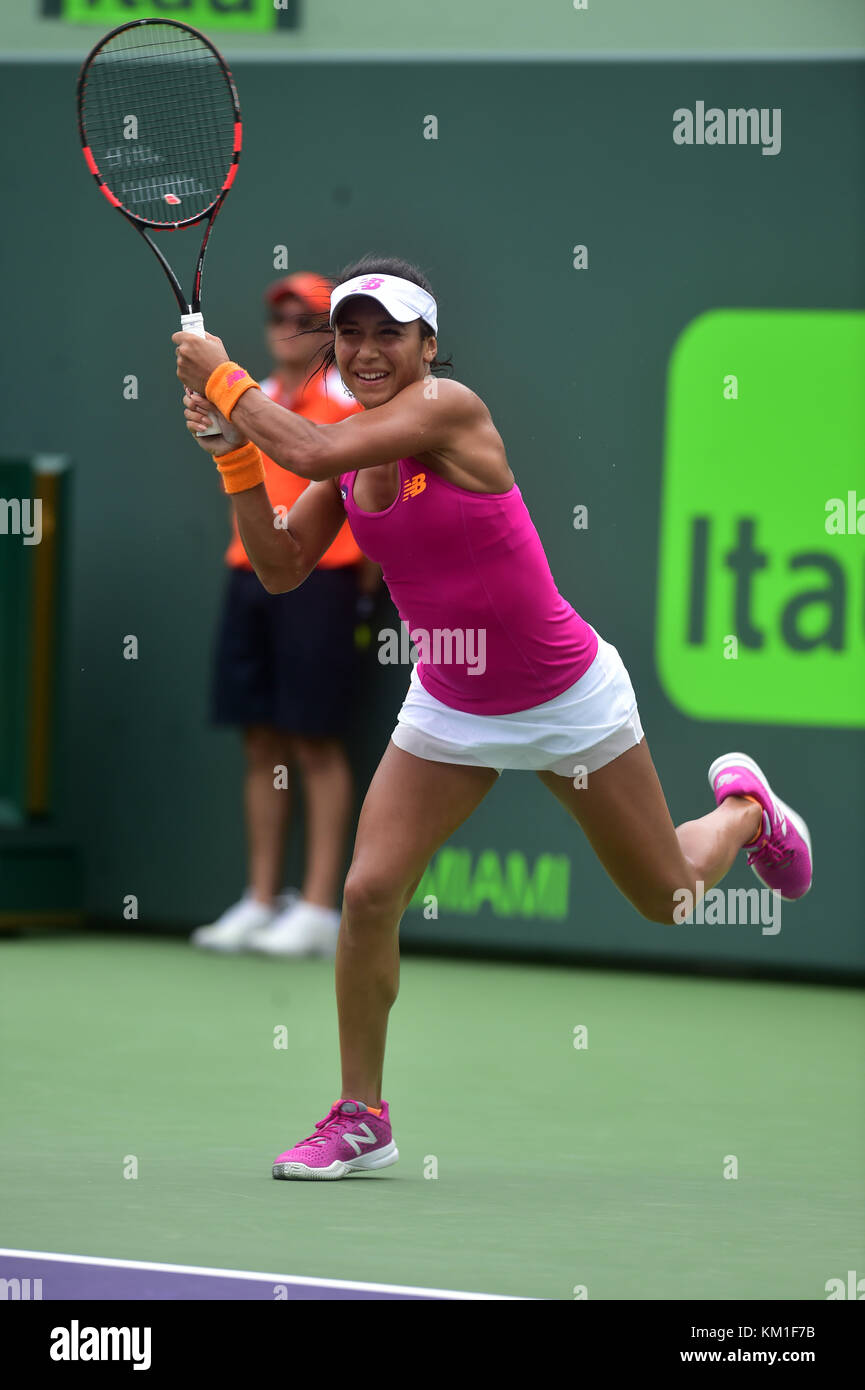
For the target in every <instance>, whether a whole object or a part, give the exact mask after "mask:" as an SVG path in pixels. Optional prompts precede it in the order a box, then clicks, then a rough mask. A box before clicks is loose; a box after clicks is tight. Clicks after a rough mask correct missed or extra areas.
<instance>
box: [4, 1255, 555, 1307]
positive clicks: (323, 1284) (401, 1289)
mask: <svg viewBox="0 0 865 1390" xmlns="http://www.w3.org/2000/svg"><path fill="white" fill-rule="evenodd" d="M2 1255H9V1256H12V1257H17V1258H18V1259H21V1260H54V1261H55V1262H56V1263H58V1264H81V1265H105V1266H107V1267H108V1268H109V1269H150V1270H154V1271H155V1272H157V1273H159V1274H207V1275H211V1276H212V1277H213V1278H215V1279H250V1280H255V1279H258V1280H262V1281H264V1282H265V1283H268V1284H308V1285H311V1286H312V1287H314V1288H317V1289H355V1290H357V1291H358V1292H360V1293H408V1294H424V1295H425V1296H426V1297H427V1298H471V1299H495V1300H496V1301H497V1302H499V1301H506V1302H516V1303H523V1302H532V1301H533V1300H526V1299H521V1298H520V1297H519V1295H514V1294H498V1293H461V1292H457V1291H456V1290H454V1289H425V1288H417V1287H415V1286H414V1285H412V1284H368V1283H364V1282H363V1281H362V1280H358V1279H312V1278H309V1279H307V1278H303V1277H302V1276H300V1275H297V1274H257V1273H253V1272H252V1271H251V1270H248V1269H211V1268H209V1267H207V1266H205V1265H167V1264H160V1263H158V1262H154V1261H151V1260H107V1259H106V1260H103V1259H100V1258H99V1257H98V1256H97V1255H56V1254H54V1253H53V1252H52V1251H50V1250H7V1249H5V1248H4V1247H2V1246H0V1256H2Z"/></svg>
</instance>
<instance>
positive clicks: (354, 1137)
mask: <svg viewBox="0 0 865 1390" xmlns="http://www.w3.org/2000/svg"><path fill="white" fill-rule="evenodd" d="M361 1130H363V1131H364V1134H362V1133H361ZM364 1135H365V1137H364ZM342 1137H343V1139H344V1140H345V1142H346V1143H347V1144H351V1147H352V1148H353V1149H354V1155H355V1158H357V1156H358V1154H359V1153H360V1146H361V1144H376V1143H378V1140H377V1139H376V1136H375V1135H374V1134H373V1132H372V1130H371V1129H370V1127H369V1125H361V1127H360V1130H355V1132H354V1134H344V1135H343V1136H342Z"/></svg>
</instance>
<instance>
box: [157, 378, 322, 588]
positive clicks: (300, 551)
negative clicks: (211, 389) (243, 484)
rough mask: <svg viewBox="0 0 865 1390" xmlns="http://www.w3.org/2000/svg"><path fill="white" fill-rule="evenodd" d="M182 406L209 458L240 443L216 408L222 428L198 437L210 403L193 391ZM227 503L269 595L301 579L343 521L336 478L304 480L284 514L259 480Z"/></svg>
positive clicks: (291, 586) (207, 420) (313, 566)
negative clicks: (221, 430) (220, 430)
mask: <svg viewBox="0 0 865 1390" xmlns="http://www.w3.org/2000/svg"><path fill="white" fill-rule="evenodd" d="M184 406H185V409H184V415H185V416H186V427H187V429H188V430H189V431H190V433H191V434H192V435H193V437H194V438H195V440H196V442H197V443H198V444H199V445H200V446H201V448H202V449H203V450H204V451H205V453H208V454H210V455H211V456H212V457H213V458H217V459H218V458H219V456H220V455H221V454H225V453H230V452H231V451H232V450H234V449H237V448H238V447H239V446H240V445H241V444H242V443H245V442H246V441H244V440H243V439H242V438H241V436H240V434H239V431H237V430H235V429H232V426H231V425H230V424H229V423H228V421H225V420H223V418H222V416H221V415H219V412H218V411H217V412H216V414H217V419H218V420H219V421H220V423H221V424H222V426H223V430H224V433H223V434H216V435H204V436H199V435H198V433H197V432H198V430H200V429H202V428H203V426H204V425H205V424H206V423H208V422H209V415H208V413H207V411H210V410H212V407H210V406H208V403H207V401H206V400H204V398H203V397H200V396H196V395H194V394H193V393H188V394H187V395H186V396H185V397H184ZM204 407H207V411H205V409H204ZM231 503H232V506H233V507H234V515H235V517H236V519H237V529H238V530H239V532H240V538H241V540H242V541H243V545H244V548H245V550H246V553H247V555H248V556H249V561H250V564H251V565H252V567H253V569H254V570H255V572H256V574H257V575H258V577H259V579H260V580H261V582H262V584H263V585H264V587H265V589H266V590H267V592H268V593H269V594H285V593H288V592H289V590H291V589H296V588H297V586H298V585H299V584H302V583H303V581H304V579H306V577H307V575H309V574H311V573H312V571H313V570H314V569H315V567H316V565H317V564H318V562H319V560H320V559H321V557H322V555H323V554H324V552H325V551H326V550H328V549H329V548H330V546H331V545H333V542H334V541H335V540H336V537H337V535H338V533H339V530H340V527H341V526H342V524H343V522H344V521H345V510H344V508H343V505H342V498H341V496H340V492H339V483H338V480H337V479H334V478H329V479H327V481H325V482H318V483H310V484H309V486H308V487H306V488H305V489H304V491H303V492H302V493H301V494H300V496H299V497H298V499H297V501H296V502H295V504H294V506H293V507H292V508H291V511H290V512H288V514H287V515H285V516H283V515H282V514H281V513H275V512H274V510H273V507H272V506H271V502H270V498H269V497H268V495H267V488H266V486H265V484H264V483H258V484H257V485H256V486H255V487H251V488H247V489H245V490H244V491H243V492H233V493H232V494H231Z"/></svg>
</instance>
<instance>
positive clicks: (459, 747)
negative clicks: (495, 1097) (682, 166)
mask: <svg viewBox="0 0 865 1390" xmlns="http://www.w3.org/2000/svg"><path fill="white" fill-rule="evenodd" d="M330 325H331V327H332V328H333V347H332V354H333V356H334V358H335V361H336V364H337V367H338V369H339V372H340V374H341V376H342V379H343V382H344V383H345V385H346V386H347V387H348V388H349V390H350V391H352V392H353V394H354V395H355V396H356V397H357V399H358V401H360V403H361V405H362V406H363V407H364V409H363V411H362V412H361V413H359V414H356V415H353V416H351V417H349V418H348V419H346V420H341V421H339V422H338V423H335V424H326V425H316V424H313V423H311V422H310V421H308V420H305V419H302V418H301V417H300V416H297V415H294V414H292V413H291V411H288V410H285V409H283V408H282V407H280V406H279V405H276V404H275V403H274V402H273V401H271V400H269V399H268V397H267V396H266V395H265V394H264V393H263V392H262V391H261V390H259V389H257V386H256V383H255V382H254V381H253V380H252V379H251V377H250V376H249V375H248V374H247V372H245V371H244V369H243V368H242V367H240V366H239V365H238V364H237V363H235V362H232V361H230V360H229V358H228V354H227V353H226V351H225V348H224V347H223V345H222V342H221V341H220V340H219V339H218V338H214V337H211V336H210V335H208V338H207V339H206V340H204V339H199V338H197V337H195V336H193V335H192V334H190V333H175V334H174V336H173V342H174V343H175V344H176V351H177V374H178V376H179V377H180V379H181V381H182V382H183V383H184V386H185V387H186V388H187V393H186V395H185V396H184V405H185V415H186V421H187V428H188V429H189V430H190V431H192V432H195V431H197V430H199V429H201V428H203V426H204V424H205V423H206V421H207V412H208V411H209V410H212V409H213V407H214V406H215V407H216V409H217V410H218V411H219V412H220V414H221V416H222V418H223V434H222V435H216V436H207V437H203V438H201V439H199V440H198V443H199V444H200V445H201V447H202V448H203V449H206V450H207V451H208V452H209V453H211V454H213V455H214V456H215V457H216V464H217V467H218V469H219V472H220V474H221V475H222V478H223V482H224V486H225V490H226V492H228V493H229V494H230V496H231V498H232V501H233V504H234V509H235V513H236V516H237V520H238V525H239V527H240V532H241V535H242V537H243V542H244V545H245V546H246V550H247V553H248V555H249V557H250V559H251V561H252V563H253V565H254V567H255V570H256V573H257V574H258V576H259V578H260V580H261V582H262V584H263V585H264V586H265V588H266V589H268V590H269V591H270V592H271V593H283V592H286V591H287V590H291V589H294V588H296V587H297V585H298V584H302V583H303V581H304V579H306V577H307V575H308V574H310V573H311V571H312V570H313V568H314V566H315V564H316V562H317V561H318V559H319V557H320V556H321V555H322V554H323V552H324V551H325V550H326V549H327V548H328V546H329V545H331V543H332V542H333V539H334V537H335V536H336V534H337V532H338V531H339V528H340V526H341V525H342V524H343V521H344V519H345V517H346V516H347V517H348V520H349V522H350V524H351V529H352V531H353V533H354V535H355V538H356V540H357V543H358V545H359V546H360V548H361V550H363V551H364V552H365V553H366V554H367V555H368V556H370V558H371V559H373V560H376V561H377V562H378V563H379V564H380V565H381V566H382V569H383V572H384V578H385V581H386V583H387V586H388V589H389V590H390V593H391V596H392V598H393V601H394V603H395V605H396V607H397V609H398V611H399V614H400V616H401V618H402V620H403V621H404V622H405V623H406V624H407V626H408V630H409V633H410V634H411V635H412V638H413V641H414V642H415V644H416V646H417V647H418V648H419V650H420V657H421V659H420V660H419V661H418V662H417V665H416V666H415V667H414V669H413V671H412V675H411V680H410V684H409V689H408V694H407V696H406V699H405V702H404V704H403V706H402V709H401V710H400V712H399V716H398V722H397V725H396V728H395V729H394V731H393V734H392V736H391V739H390V742H389V744H388V746H387V748H386V750H385V753H384V756H383V757H382V760H381V762H380V764H379V766H378V769H377V771H376V773H375V775H374V777H373V779H372V782H371V784H370V787H369V790H368V792H367V795H366V798H365V800H364V803H363V808H362V811H361V815H360V820H359V823H358V829H357V837H356V841H355V846H354V855H353V858H352V863H351V868H350V870H349V873H348V876H347V878H346V881H345V886H344V890H343V906H342V919H341V925H340V932H339V940H338V946H337V954H336V991H337V1005H338V1014H339V1034H340V1052H341V1060H342V1089H341V1093H340V1097H339V1099H338V1100H337V1101H335V1102H334V1104H333V1105H332V1106H331V1108H330V1110H329V1112H328V1114H327V1115H326V1116H325V1118H324V1119H323V1120H320V1121H319V1122H318V1123H317V1124H316V1126H315V1129H314V1132H313V1133H312V1134H311V1135H309V1136H308V1137H307V1138H305V1139H303V1140H301V1141H300V1142H299V1143H298V1144H296V1145H294V1147H292V1148H289V1149H288V1150H287V1151H286V1152H284V1153H281V1154H280V1155H279V1157H278V1158H277V1159H276V1160H275V1162H274V1165H273V1175H274V1177H277V1178H303V1179H334V1178H343V1177H348V1176H350V1175H351V1174H354V1173H358V1172H367V1171H370V1170H373V1169H377V1168H384V1167H387V1166H388V1165H389V1164H392V1163H395V1162H396V1160H397V1158H398V1156H399V1155H398V1152H397V1148H396V1145H395V1143H394V1141H393V1135H392V1131H391V1124H390V1117H389V1112H388V1104H387V1102H386V1101H385V1100H383V1099H382V1069H383V1064H384V1053H385V1038H386V1032H387V1021H388V1014H389V1011H390V1008H391V1005H392V1004H393V1002H394V999H395V998H396V994H397V989H398V981H399V947H398V929H399V923H400V919H401V917H402V915H403V912H404V911H405V909H406V907H407V905H408V903H409V901H410V899H411V897H412V895H413V893H414V890H415V888H416V886H417V884H418V883H419V881H420V878H421V876H422V874H423V872H424V869H425V867H426V865H427V863H428V862H429V860H430V858H431V857H432V855H433V854H434V853H435V852H436V850H437V849H438V848H439V846H440V845H441V844H442V843H443V842H444V841H445V840H447V839H448V837H449V836H450V835H452V834H453V832H454V831H455V830H456V829H457V827H458V826H460V825H461V824H462V823H463V821H465V820H466V818H467V817H468V816H470V815H471V813H472V811H474V809H475V807H476V806H477V805H478V804H479V803H480V801H481V800H482V799H483V797H484V796H486V794H487V792H488V791H489V790H490V787H492V786H493V785H494V784H495V782H496V779H497V777H498V776H499V775H500V773H501V772H502V770H503V769H504V768H508V769H516V770H520V771H531V772H535V773H537V775H538V776H539V777H540V779H541V781H542V782H543V784H544V786H546V787H547V788H548V789H549V791H551V792H552V794H553V795H554V796H555V797H557V799H558V800H559V801H560V802H561V803H562V805H563V806H564V808H565V810H566V811H567V812H569V814H570V815H571V816H573V818H574V820H576V821H577V823H578V824H579V825H580V827H581V828H582V830H583V832H584V834H585V835H586V837H587V839H588V841H589V843H590V844H591V845H592V847H593V849H594V850H595V853H596V854H597V856H598V858H599V859H600V861H601V864H602V865H603V867H604V868H605V869H606V871H607V873H608V874H609V876H610V878H611V879H612V880H613V883H614V884H615V885H616V887H617V888H618V889H619V890H620V892H621V893H623V894H624V896H625V897H626V898H627V899H628V900H629V902H630V903H631V904H632V905H633V906H634V908H635V909H636V910H637V911H638V912H640V913H641V914H642V915H643V916H644V917H646V918H648V920H649V921H652V922H664V923H670V922H675V921H681V920H682V916H683V914H682V912H681V910H680V909H679V910H678V911H677V907H678V905H680V904H681V903H682V902H683V901H685V899H684V897H683V892H682V890H687V891H688V892H689V893H690V894H691V898H690V899H689V900H688V901H689V902H690V903H696V902H697V901H698V900H699V898H700V896H701V895H702V894H703V892H704V891H706V890H708V889H709V888H711V887H712V886H713V885H714V884H716V883H718V881H719V880H720V879H721V878H723V876H724V874H726V872H727V870H728V869H729V868H730V866H731V864H732V863H733V860H734V859H735V857H736V855H737V854H738V853H739V850H740V849H743V848H745V849H747V850H748V851H749V856H748V863H749V864H750V865H751V866H752V868H753V869H754V872H755V873H756V874H757V876H758V877H759V878H760V879H761V881H762V882H763V883H764V884H766V885H767V887H768V888H770V889H772V890H775V891H777V892H778V893H780V894H781V896H782V897H783V898H785V899H788V900H790V899H794V898H799V897H801V896H802V895H803V894H804V893H806V892H807V891H808V888H809V887H810V883H811V848H810V837H809V834H808V830H807V827H806V825H805V824H804V822H803V820H802V819H801V817H800V816H799V815H797V814H796V812H794V811H792V810H791V809H790V808H789V807H788V806H786V805H785V804H784V802H782V801H781V800H780V799H779V798H778V797H777V796H776V795H775V794H774V792H773V791H772V789H771V787H770V785H769V783H768V781H767V779H766V777H765V776H764V774H763V773H762V771H761V770H760V768H759V767H758V766H757V764H756V763H755V762H754V761H753V759H751V758H749V757H747V756H745V755H744V754H741V753H726V754H723V755H722V756H721V757H718V758H716V759H715V761H714V762H713V763H712V765H711V767H710V768H709V783H710V786H711V789H712V793H713V795H714V799H715V802H716V808H715V809H714V810H713V811H711V812H710V813H709V814H708V815H705V816H703V817H701V819H699V820H695V821H688V822H686V823H685V824H683V825H680V826H678V827H674V825H673V822H672V819H671V817H670V813H669V810H668V809H667V803H666V801H665V799H664V793H663V791H662V790H661V785H660V783H659V781H658V777H657V774H656V771H655V767H654V764H653V762H652V759H651V756H650V754H649V749H648V747H647V744H646V739H645V737H644V734H643V730H642V727H641V724H640V717H639V714H638V711H637V702H636V697H635V695H634V691H633V687H632V685H631V681H630V679H629V676H628V673H627V671H626V669H625V666H624V664H623V662H622V659H621V657H620V656H619V653H618V651H617V650H616V648H615V647H613V646H611V645H610V643H609V642H607V641H605V640H604V638H603V637H601V636H600V635H599V634H598V633H597V632H596V631H595V629H594V628H593V627H592V626H591V625H590V624H589V623H588V622H586V621H585V619H584V618H582V617H580V615H579V614H578V613H576V612H575V611H574V609H573V608H572V607H571V605H570V604H569V603H567V602H566V601H565V600H564V598H563V597H562V596H561V594H560V593H559V592H558V590H557V588H556V585H555V582H554V580H553V577H552V574H551V573H550V568H549V565H548V563H547V559H546V556H545V553H544V550H543V547H542V545H541V542H540V539H539V537H538V534H537V532H536V530H535V528H534V526H533V524H532V521H531V518H530V516H529V513H528V511H527V510H526V506H525V503H524V502H523V499H522V495H521V493H520V490H519V487H518V486H517V484H516V482H515V481H514V475H513V473H512V472H511V469H510V467H509V465H508V460H507V456H506V454H505V448H504V445H503V443H502V440H501V438H500V436H499V434H498V431H497V430H496V427H495V425H494V424H493V421H492V418H491V416H490V412H489V410H488V409H487V407H486V406H485V405H484V403H483V401H482V400H480V399H479V398H478V396H476V395H475V393H474V392H473V391H471V390H469V388H468V387H466V386H463V385H461V384H460V383H458V382H456V381H454V380H450V379H439V378H438V377H434V376H433V375H432V373H433V371H434V370H435V369H436V368H437V366H438V365H439V364H438V362H437V359H436V333H437V329H438V312H437V307H436V301H435V299H434V298H433V294H432V290H431V287H430V285H429V283H428V281H427V280H426V278H425V277H424V276H423V275H422V274H421V273H420V272H419V271H418V270H417V269H416V268H415V267H414V266H411V265H409V264H407V263H406V262H404V261H399V260H391V259H382V258H379V257H365V258H364V259H363V260H361V261H359V262H356V263H355V264H354V265H351V266H349V267H347V268H346V270H345V271H344V272H343V274H342V275H341V276H340V277H339V279H338V281H337V285H336V288H335V290H334V292H333V294H332V296H331V310H330ZM325 365H326V364H325ZM259 449H261V450H263V451H264V452H265V453H266V454H267V455H268V456H269V457H270V458H271V459H273V460H275V461H276V462H277V463H278V464H280V465H281V466H283V467H284V468H288V469H291V471H292V472H293V473H297V474H299V475H300V476H301V477H304V478H308V479H310V480H311V485H310V486H309V487H308V488H307V489H306V491H305V492H304V493H303V494H302V495H301V497H300V498H299V499H298V501H297V502H296V503H295V505H294V507H293V508H292V510H291V512H290V513H289V515H288V518H287V521H286V523H285V524H284V526H283V524H280V526H278V527H277V526H274V516H273V510H272V508H271V505H270V502H269V500H268V496H267V492H266V489H265V486H264V483H263V472H262V467H261V461H260V455H259Z"/></svg>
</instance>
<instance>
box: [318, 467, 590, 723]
mask: <svg viewBox="0 0 865 1390" xmlns="http://www.w3.org/2000/svg"><path fill="white" fill-rule="evenodd" d="M356 476H357V471H356V470H355V471H353V472H351V473H342V474H340V478H339V486H340V492H341V493H342V497H343V502H344V505H345V510H346V514H347V516H348V521H349V525H350V526H351V529H352V532H353V534H354V538H355V540H356V541H357V543H358V545H359V546H360V548H361V550H362V551H364V553H365V554H366V555H368V556H369V558H370V559H371V560H375V561H376V563H377V564H379V565H381V567H382V571H383V573H384V580H385V583H386V584H387V587H388V589H389V591H390V596H391V598H392V599H393V601H394V604H395V605H396V609H397V612H398V613H399V616H400V618H401V619H402V621H403V622H404V623H405V624H406V626H407V628H408V631H409V634H410V637H411V639H412V641H413V642H414V643H415V645H416V646H417V648H418V652H419V658H420V659H419V660H418V663H417V673H418V679H419V680H420V682H421V685H422V686H423V688H424V689H425V690H426V691H428V692H429V694H430V695H434V696H435V698H436V699H437V700H440V701H441V702H442V704H443V705H448V706H449V707H450V708H451V709H460V710H467V711H469V712H470V713H472V714H513V713H514V712H515V711H516V710H522V709H530V708H531V707H532V706H533V705H541V704H544V703H545V702H546V701H547V700H552V699H554V698H555V696H556V695H561V694H562V692H563V691H564V690H567V689H568V687H569V686H571V685H573V684H574V682H575V681H578V680H579V678H580V676H582V675H583V674H584V673H585V672H586V671H587V670H588V668H589V666H591V664H592V662H593V661H594V659H595V654H596V652H597V649H598V640H597V637H596V636H595V633H594V632H593V631H592V629H591V628H590V627H589V625H588V623H586V622H584V620H583V619H582V618H581V617H580V616H579V614H577V613H576V612H575V611H574V609H573V608H572V607H571V605H570V604H569V603H567V602H566V601H565V599H563V598H562V596H561V594H560V593H559V591H558V589H557V588H556V584H555V580H554V579H553V576H552V574H551V572H550V566H549V564H548V562H547V557H546V555H545V553H544V548H543V546H542V545H541V541H540V537H539V536H538V533H537V531H536V530H535V528H534V525H533V523H532V519H531V517H530V516H529V513H528V510H527V508H526V504H525V502H524V501H523V498H522V494H521V493H520V490H519V488H518V487H517V486H516V484H514V486H513V487H512V488H511V489H510V491H509V492H499V493H494V494H490V493H479V492H467V491H466V489H465V488H461V487H457V486H456V485H455V484H454V483H448V482H445V480H444V479H443V478H440V477H439V476H438V474H436V473H433V472H431V471H430V470H429V469H428V468H424V467H422V466H421V465H420V464H419V463H418V462H417V460H416V459H414V458H407V459H400V460H399V476H400V482H399V490H398V492H397V495H396V501H395V502H393V503H392V505H391V506H390V507H387V508H386V509H385V510H384V511H383V512H365V511H361V510H360V508H359V507H357V506H356V505H355V502H354V480H355V478H356Z"/></svg>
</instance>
